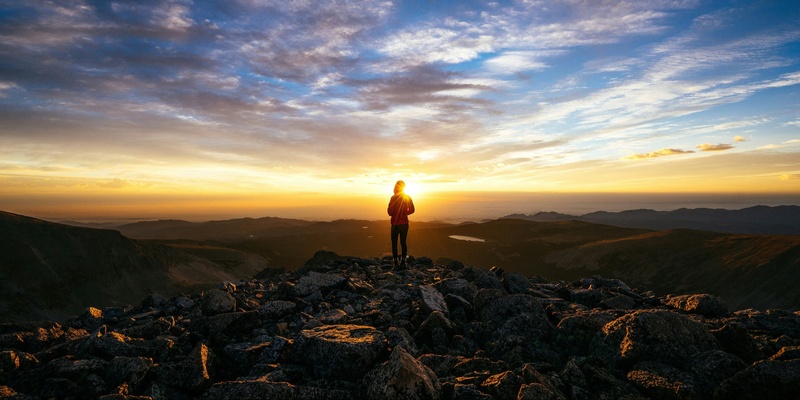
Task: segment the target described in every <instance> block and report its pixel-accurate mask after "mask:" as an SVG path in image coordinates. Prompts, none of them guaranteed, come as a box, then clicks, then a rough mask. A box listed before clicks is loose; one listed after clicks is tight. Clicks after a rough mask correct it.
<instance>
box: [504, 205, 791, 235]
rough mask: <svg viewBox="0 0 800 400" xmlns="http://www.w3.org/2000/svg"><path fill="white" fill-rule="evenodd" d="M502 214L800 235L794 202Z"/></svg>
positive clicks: (657, 227) (654, 227)
mask: <svg viewBox="0 0 800 400" xmlns="http://www.w3.org/2000/svg"><path fill="white" fill-rule="evenodd" d="M504 218H513V219H526V220H530V221H538V222H553V221H569V220H576V221H585V222H592V223H597V224H609V225H615V226H621V227H628V228H643V229H651V230H665V229H696V230H704V231H714V232H725V233H755V234H776V235H800V207H798V206H777V207H768V206H755V207H749V208H743V209H741V210H726V209H712V208H693V209H689V208H681V209H678V210H673V211H656V210H649V209H641V210H627V211H620V212H608V211H596V212H592V213H588V214H583V215H580V216H575V215H569V214H560V213H555V212H540V213H537V214H534V215H526V214H512V215H508V216H506V217H504Z"/></svg>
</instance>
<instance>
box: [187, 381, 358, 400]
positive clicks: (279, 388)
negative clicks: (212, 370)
mask: <svg viewBox="0 0 800 400" xmlns="http://www.w3.org/2000/svg"><path fill="white" fill-rule="evenodd" d="M202 398H203V399H204V400H217V399H236V400H262V399H281V400H344V399H353V398H355V393H353V392H349V391H346V390H337V389H324V388H318V387H306V386H296V385H292V384H291V383H286V382H269V381H265V380H260V379H259V380H244V381H225V382H219V383H216V384H214V386H212V387H211V388H209V389H208V390H207V391H206V392H205V394H204V395H203V397H202Z"/></svg>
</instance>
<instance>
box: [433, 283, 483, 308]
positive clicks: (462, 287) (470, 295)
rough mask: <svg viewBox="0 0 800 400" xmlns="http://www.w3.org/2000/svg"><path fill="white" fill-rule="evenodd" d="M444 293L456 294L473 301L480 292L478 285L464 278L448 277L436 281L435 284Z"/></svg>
mask: <svg viewBox="0 0 800 400" xmlns="http://www.w3.org/2000/svg"><path fill="white" fill-rule="evenodd" d="M434 286H435V287H436V288H437V289H438V290H439V292H441V293H442V294H443V295H445V296H446V295H448V294H454V295H457V296H461V297H462V298H463V299H465V300H467V301H468V302H472V299H474V298H475V295H476V294H477V293H478V287H477V286H475V284H473V283H472V282H470V281H468V280H466V279H463V278H447V279H442V280H441V281H439V282H436V284H435V285H434Z"/></svg>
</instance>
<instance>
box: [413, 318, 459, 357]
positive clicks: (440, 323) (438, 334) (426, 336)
mask: <svg viewBox="0 0 800 400" xmlns="http://www.w3.org/2000/svg"><path fill="white" fill-rule="evenodd" d="M454 332H455V325H453V323H452V322H451V321H450V320H449V319H448V318H447V317H446V316H445V315H444V314H443V313H442V312H441V311H434V312H432V313H431V314H430V315H429V316H428V318H426V319H425V321H423V322H422V324H420V326H419V328H417V331H416V333H415V334H414V340H415V343H419V344H428V345H430V346H431V347H432V348H434V349H435V348H437V347H446V346H447V345H448V343H449V342H450V338H452V336H453V333H454Z"/></svg>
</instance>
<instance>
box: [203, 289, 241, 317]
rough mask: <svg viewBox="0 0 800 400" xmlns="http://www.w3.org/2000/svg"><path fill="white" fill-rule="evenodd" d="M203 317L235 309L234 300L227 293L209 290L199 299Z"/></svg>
mask: <svg viewBox="0 0 800 400" xmlns="http://www.w3.org/2000/svg"><path fill="white" fill-rule="evenodd" d="M200 301H201V303H202V305H203V306H202V307H203V315H217V314H222V313H228V312H231V311H233V310H235V309H236V299H235V298H234V297H233V296H232V295H231V294H230V293H228V292H225V291H222V290H219V289H211V290H209V291H207V292H205V293H203V296H202V297H201V298H200Z"/></svg>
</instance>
